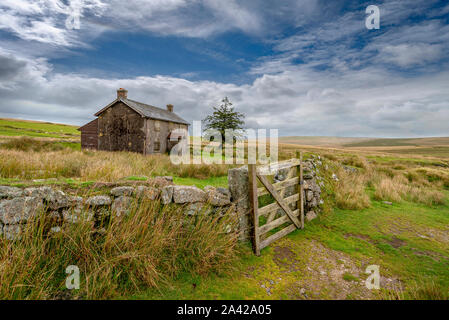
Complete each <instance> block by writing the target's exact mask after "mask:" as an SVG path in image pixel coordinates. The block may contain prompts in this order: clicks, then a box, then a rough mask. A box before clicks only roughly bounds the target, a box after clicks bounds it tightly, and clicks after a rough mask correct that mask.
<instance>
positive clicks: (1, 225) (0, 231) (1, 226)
mask: <svg viewBox="0 0 449 320" xmlns="http://www.w3.org/2000/svg"><path fill="white" fill-rule="evenodd" d="M1 236H3V223H1V222H0V237H1Z"/></svg>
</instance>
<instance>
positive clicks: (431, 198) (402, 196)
mask: <svg viewBox="0 0 449 320" xmlns="http://www.w3.org/2000/svg"><path fill="white" fill-rule="evenodd" d="M375 189H376V190H375V192H374V198H375V199H376V200H388V201H393V202H399V201H402V200H405V201H411V202H416V203H422V204H426V205H438V204H444V202H445V201H444V198H445V197H444V194H443V193H442V192H441V191H438V190H432V189H428V188H423V187H420V186H413V185H409V182H408V180H407V179H406V178H405V177H403V176H397V177H394V178H393V179H391V178H387V177H385V178H383V179H381V180H380V181H379V182H378V183H377V184H376V185H375Z"/></svg>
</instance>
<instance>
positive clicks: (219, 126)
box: [203, 97, 245, 141]
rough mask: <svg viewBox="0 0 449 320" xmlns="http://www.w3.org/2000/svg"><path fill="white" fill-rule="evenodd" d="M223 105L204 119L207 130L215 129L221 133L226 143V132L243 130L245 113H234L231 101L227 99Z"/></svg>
mask: <svg viewBox="0 0 449 320" xmlns="http://www.w3.org/2000/svg"><path fill="white" fill-rule="evenodd" d="M221 102H222V104H221V105H220V106H218V107H213V109H214V112H213V113H212V115H209V116H207V117H206V118H204V120H203V121H204V122H205V125H206V129H215V130H218V131H219V132H220V133H221V138H222V141H224V137H225V130H227V129H232V130H234V131H238V130H242V129H243V125H244V124H245V121H244V118H245V115H244V114H243V113H240V112H237V111H234V107H232V103H231V101H229V99H228V97H225V98H224V99H223V100H222V101H221Z"/></svg>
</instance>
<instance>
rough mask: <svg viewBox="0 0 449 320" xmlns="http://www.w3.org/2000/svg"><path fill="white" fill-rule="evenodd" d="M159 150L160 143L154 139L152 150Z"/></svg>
mask: <svg viewBox="0 0 449 320" xmlns="http://www.w3.org/2000/svg"><path fill="white" fill-rule="evenodd" d="M158 151H161V143H160V142H159V141H154V152H158Z"/></svg>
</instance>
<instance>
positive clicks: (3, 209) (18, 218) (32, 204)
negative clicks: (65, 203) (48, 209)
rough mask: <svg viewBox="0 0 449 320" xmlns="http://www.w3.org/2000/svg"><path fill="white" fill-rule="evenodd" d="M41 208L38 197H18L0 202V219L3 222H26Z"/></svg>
mask: <svg viewBox="0 0 449 320" xmlns="http://www.w3.org/2000/svg"><path fill="white" fill-rule="evenodd" d="M42 210H43V205H42V202H41V201H40V199H38V198H34V197H20V198H14V199H12V200H6V201H3V202H2V203H0V221H1V222H2V223H3V224H17V223H26V222H27V221H28V220H29V219H31V218H33V217H35V216H36V215H37V214H38V213H39V212H40V211H42Z"/></svg>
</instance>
